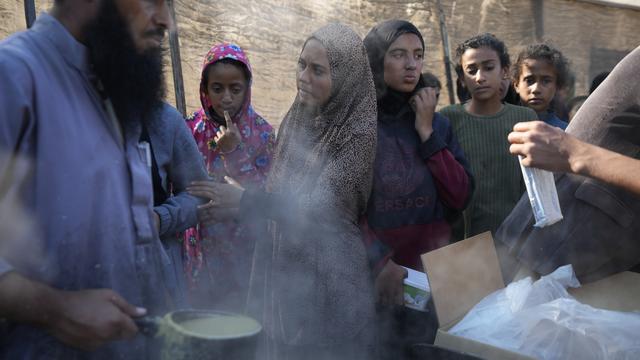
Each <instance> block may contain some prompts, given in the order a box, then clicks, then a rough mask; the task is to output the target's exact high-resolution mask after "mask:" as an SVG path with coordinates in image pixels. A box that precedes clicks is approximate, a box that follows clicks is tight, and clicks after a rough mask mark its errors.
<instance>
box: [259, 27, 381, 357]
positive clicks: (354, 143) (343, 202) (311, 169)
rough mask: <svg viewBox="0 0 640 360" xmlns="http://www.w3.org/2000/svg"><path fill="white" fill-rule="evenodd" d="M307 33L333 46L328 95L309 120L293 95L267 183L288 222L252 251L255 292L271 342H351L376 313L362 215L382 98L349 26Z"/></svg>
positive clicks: (274, 226) (277, 223)
mask: <svg viewBox="0 0 640 360" xmlns="http://www.w3.org/2000/svg"><path fill="white" fill-rule="evenodd" d="M311 38H313V39H317V40H318V41H320V43H322V45H323V46H324V47H325V49H326V51H327V56H328V60H329V64H330V72H331V80H332V89H331V96H330V98H329V100H328V102H327V103H326V104H324V105H323V106H321V107H320V109H319V112H318V113H317V114H316V115H313V116H310V115H308V114H309V113H308V112H306V111H305V108H304V106H303V105H302V104H301V103H300V100H299V98H296V99H295V101H294V103H293V105H292V106H291V109H290V110H289V112H288V113H287V115H286V117H285V119H284V120H283V122H282V125H281V127H280V133H279V136H278V144H277V147H276V151H275V161H274V165H273V168H272V171H271V174H270V177H269V185H268V188H269V191H270V192H272V193H277V194H281V195H284V196H286V197H291V198H292V201H291V203H292V204H295V206H293V207H292V210H291V216H290V217H291V219H287V220H283V221H275V222H273V223H272V224H271V234H272V235H273V238H272V239H273V242H267V241H265V242H262V246H265V245H266V246H267V249H265V248H262V249H261V250H257V251H256V257H254V272H253V273H254V274H256V273H257V275H258V276H257V277H262V278H263V280H264V282H265V283H264V284H263V285H260V284H258V286H259V287H260V289H261V290H257V291H258V292H260V291H264V293H265V302H264V304H263V309H262V312H263V315H264V316H263V321H264V322H265V324H264V325H265V330H266V331H267V333H268V335H269V338H270V339H272V340H274V343H276V344H278V343H279V344H288V345H310V344H313V345H319V346H334V345H336V344H345V343H347V344H353V343H354V342H355V341H356V340H355V338H356V336H358V337H362V334H363V332H366V330H365V328H367V326H370V325H371V324H370V321H371V320H372V318H373V315H374V306H373V299H374V296H373V288H372V284H371V280H370V275H369V269H368V265H367V259H366V251H365V248H364V244H363V242H362V239H361V234H360V230H359V227H358V218H359V217H360V216H361V215H362V214H363V213H364V211H365V209H366V203H367V199H368V197H369V193H370V191H371V181H372V177H373V160H374V158H375V148H376V121H377V114H376V94H375V87H374V84H373V79H372V76H371V70H370V66H369V63H368V59H367V53H366V51H365V48H364V45H363V43H362V40H361V39H360V38H359V37H358V35H357V34H356V33H355V32H354V31H353V30H351V29H350V28H349V27H347V26H344V25H341V24H329V25H327V26H324V27H322V28H321V29H319V30H318V31H316V32H315V33H313V35H312V36H311V37H310V39H311ZM307 41H308V40H307ZM283 206H285V205H283ZM259 246H260V245H259ZM259 253H261V254H262V255H263V256H264V255H265V254H267V257H268V258H269V260H268V261H266V262H261V260H260V255H258V254H259ZM257 277H253V279H252V285H251V286H252V292H253V291H254V290H253V289H256V288H255V285H256V284H255V283H254V280H255V279H256V278H257ZM358 341H360V340H358ZM272 350H273V349H272ZM271 356H272V357H273V358H283V355H282V353H280V352H277V351H276V352H273V351H271Z"/></svg>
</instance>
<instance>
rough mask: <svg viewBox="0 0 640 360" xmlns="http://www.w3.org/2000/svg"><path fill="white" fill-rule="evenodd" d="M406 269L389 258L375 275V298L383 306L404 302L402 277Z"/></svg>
mask: <svg viewBox="0 0 640 360" xmlns="http://www.w3.org/2000/svg"><path fill="white" fill-rule="evenodd" d="M406 277H407V270H405V269H404V268H403V267H402V266H400V265H398V264H396V263H395V262H393V260H389V261H388V262H387V264H386V265H385V266H384V268H382V271H380V274H378V277H376V282H375V288H376V298H377V299H376V300H377V301H378V303H380V304H381V305H384V306H393V305H403V304H404V279H405V278H406Z"/></svg>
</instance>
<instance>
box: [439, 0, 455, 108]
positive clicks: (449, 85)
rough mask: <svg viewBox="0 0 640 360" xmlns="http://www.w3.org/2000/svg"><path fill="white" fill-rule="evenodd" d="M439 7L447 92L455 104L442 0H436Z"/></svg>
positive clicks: (447, 34) (451, 101)
mask: <svg viewBox="0 0 640 360" xmlns="http://www.w3.org/2000/svg"><path fill="white" fill-rule="evenodd" d="M436 6H437V8H438V20H439V22H440V36H441V37H442V52H443V57H444V59H443V60H444V73H445V76H446V77H447V92H448V93H449V103H450V104H455V103H456V98H455V97H454V94H453V77H452V76H451V59H450V57H449V33H448V32H447V24H446V23H445V18H444V11H443V10H442V4H441V3H440V0H436Z"/></svg>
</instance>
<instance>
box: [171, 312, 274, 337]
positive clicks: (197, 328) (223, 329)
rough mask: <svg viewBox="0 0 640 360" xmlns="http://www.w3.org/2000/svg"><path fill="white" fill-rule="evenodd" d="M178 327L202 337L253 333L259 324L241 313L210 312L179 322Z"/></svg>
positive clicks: (258, 327)
mask: <svg viewBox="0 0 640 360" xmlns="http://www.w3.org/2000/svg"><path fill="white" fill-rule="evenodd" d="M178 328H179V329H180V330H182V331H183V332H185V333H188V334H190V335H194V336H198V337H203V338H230V337H236V336H247V335H253V334H255V333H257V332H258V331H259V330H260V329H261V326H260V324H259V323H258V322H257V321H255V320H254V319H252V318H250V317H246V316H242V315H222V314H220V315H218V314H212V315H206V316H203V317H200V318H196V319H191V320H186V321H183V322H180V323H179V324H178Z"/></svg>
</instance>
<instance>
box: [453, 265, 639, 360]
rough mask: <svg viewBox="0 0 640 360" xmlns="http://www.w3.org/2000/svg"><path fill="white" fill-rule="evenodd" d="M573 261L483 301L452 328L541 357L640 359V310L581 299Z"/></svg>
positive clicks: (503, 346)
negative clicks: (603, 306) (577, 295)
mask: <svg viewBox="0 0 640 360" xmlns="http://www.w3.org/2000/svg"><path fill="white" fill-rule="evenodd" d="M578 286H580V284H579V282H578V281H577V279H576V278H575V275H574V273H573V269H572V267H571V265H567V266H563V267H560V268H558V269H557V270H556V271H555V272H553V273H552V274H550V275H548V276H544V277H542V278H541V279H540V280H538V281H536V282H534V283H532V281H531V278H525V279H522V280H520V281H517V282H514V283H511V284H509V286H507V287H506V288H505V289H502V290H499V291H496V292H494V293H492V294H490V295H489V296H487V297H486V298H484V299H483V300H482V301H480V302H479V303H478V304H477V305H476V306H475V307H474V308H473V309H471V311H469V313H468V314H467V315H466V316H465V317H464V319H462V321H460V322H459V323H458V324H456V325H455V326H454V327H453V328H452V329H451V330H450V331H449V332H450V333H452V334H455V335H459V336H464V337H466V338H470V339H473V340H476V341H480V342H483V343H487V344H491V345H493V346H496V347H501V348H504V349H508V350H511V351H515V352H519V353H523V354H526V355H529V356H533V357H535V358H538V359H640V314H638V313H624V312H617V311H608V310H601V309H596V308H593V307H591V306H589V305H585V304H581V303H579V302H578V301H577V300H575V299H574V298H573V297H571V295H569V294H568V293H567V291H566V288H567V287H578Z"/></svg>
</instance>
